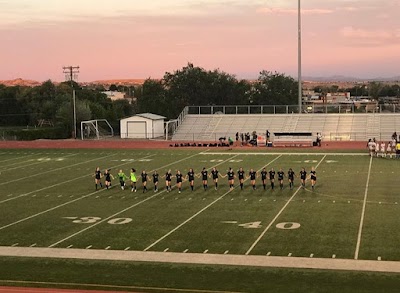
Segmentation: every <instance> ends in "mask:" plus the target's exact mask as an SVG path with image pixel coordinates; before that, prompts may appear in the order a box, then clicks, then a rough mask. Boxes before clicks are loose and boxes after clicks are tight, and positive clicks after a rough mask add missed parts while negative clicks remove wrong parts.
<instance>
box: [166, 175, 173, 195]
mask: <svg viewBox="0 0 400 293" xmlns="http://www.w3.org/2000/svg"><path fill="white" fill-rule="evenodd" d="M171 180H172V173H171V170H168V172H167V173H165V187H166V188H167V192H170V191H171Z"/></svg>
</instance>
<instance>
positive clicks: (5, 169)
mask: <svg viewBox="0 0 400 293" xmlns="http://www.w3.org/2000/svg"><path fill="white" fill-rule="evenodd" d="M76 155H78V154H70V155H65V156H56V157H57V158H67V157H73V156H76ZM35 160H36V159H31V160H28V161H23V162H19V163H15V164H12V165H8V166H2V167H5V168H4V169H2V170H0V172H7V171H12V170H17V169H25V168H26V167H30V166H33V165H38V164H42V163H50V162H53V163H54V161H51V160H50V161H47V160H42V161H36V162H34V163H32V164H27V162H31V161H35ZM19 164H25V165H23V166H17V167H13V168H8V167H9V166H13V165H19Z"/></svg>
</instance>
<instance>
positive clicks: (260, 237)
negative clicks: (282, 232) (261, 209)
mask: <svg viewBox="0 0 400 293" xmlns="http://www.w3.org/2000/svg"><path fill="white" fill-rule="evenodd" d="M326 156H327V155H325V156H324V157H323V158H322V159H321V161H319V163H318V164H317V166H316V167H315V169H317V168H318V166H319V165H320V164H321V163H322V162H323V161H324V160H325V158H326ZM301 188H302V186H301V185H300V186H299V187H298V188H297V190H296V191H295V193H293V195H292V197H291V198H290V199H289V200H288V201H287V202H286V204H285V205H284V206H283V207H282V208H281V210H280V211H279V212H278V213H277V214H276V216H275V217H274V218H273V219H272V221H271V222H270V223H269V224H268V226H267V227H265V229H264V231H262V232H261V234H260V236H258V238H257V239H256V241H254V243H253V244H252V245H251V246H250V248H249V249H248V250H247V251H246V255H249V254H250V253H251V251H252V250H253V249H254V247H256V245H257V244H258V243H259V242H260V240H261V239H262V238H263V237H264V235H265V234H266V233H267V231H268V230H269V229H270V228H271V227H272V225H273V224H274V223H275V221H276V220H277V219H278V218H279V216H280V215H281V214H282V213H283V211H284V210H285V209H286V207H287V206H288V205H289V204H290V203H291V201H292V200H293V199H294V198H295V196H296V195H297V193H298V192H299V191H300V189H301Z"/></svg>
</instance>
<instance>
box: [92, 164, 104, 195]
mask: <svg viewBox="0 0 400 293" xmlns="http://www.w3.org/2000/svg"><path fill="white" fill-rule="evenodd" d="M93 176H94V184H95V185H96V190H97V185H100V187H101V188H103V184H101V177H102V175H101V171H100V167H97V168H96V170H95V171H94V175H93Z"/></svg>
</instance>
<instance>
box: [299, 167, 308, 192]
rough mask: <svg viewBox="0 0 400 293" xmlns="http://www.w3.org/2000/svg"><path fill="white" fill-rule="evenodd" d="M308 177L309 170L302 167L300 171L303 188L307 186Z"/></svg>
mask: <svg viewBox="0 0 400 293" xmlns="http://www.w3.org/2000/svg"><path fill="white" fill-rule="evenodd" d="M306 179H307V171H306V169H304V168H301V171H300V181H301V186H302V187H303V188H305V187H306Z"/></svg>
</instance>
